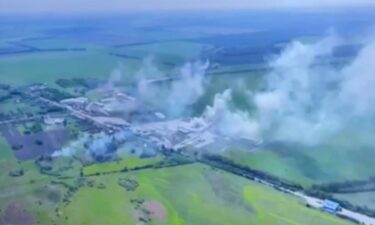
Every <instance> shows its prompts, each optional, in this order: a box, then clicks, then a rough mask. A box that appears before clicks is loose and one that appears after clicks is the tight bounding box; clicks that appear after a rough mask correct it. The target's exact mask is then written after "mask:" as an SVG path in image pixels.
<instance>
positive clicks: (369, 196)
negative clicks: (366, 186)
mask: <svg viewBox="0 0 375 225" xmlns="http://www.w3.org/2000/svg"><path fill="white" fill-rule="evenodd" d="M334 196H335V197H336V198H338V199H341V200H345V201H348V202H350V203H352V204H353V205H358V206H362V207H367V208H370V209H375V191H369V192H359V193H348V194H335V195H334Z"/></svg>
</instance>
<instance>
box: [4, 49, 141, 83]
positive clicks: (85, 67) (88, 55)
mask: <svg viewBox="0 0 375 225" xmlns="http://www.w3.org/2000/svg"><path fill="white" fill-rule="evenodd" d="M139 63H140V62H139V61H138V60H132V59H122V58H117V57H113V56H110V55H109V54H108V53H107V52H104V51H88V52H57V53H54V52H48V53H47V52H46V53H32V54H23V55H14V56H7V57H0V82H1V83H8V84H11V85H16V86H18V85H25V84H30V83H35V82H42V83H47V84H49V85H50V86H52V87H54V86H55V81H56V80H57V79H58V78H79V77H82V78H104V79H107V78H109V77H110V74H111V72H112V71H113V70H114V69H116V68H117V67H119V65H121V64H123V65H124V66H123V67H122V68H123V70H124V71H123V72H124V73H125V74H128V75H132V74H134V72H135V71H136V70H137V69H138V67H139Z"/></svg>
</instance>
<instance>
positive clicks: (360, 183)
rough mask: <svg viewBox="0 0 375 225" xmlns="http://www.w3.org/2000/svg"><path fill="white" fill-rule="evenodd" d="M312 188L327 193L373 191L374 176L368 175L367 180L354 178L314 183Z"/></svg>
mask: <svg viewBox="0 0 375 225" xmlns="http://www.w3.org/2000/svg"><path fill="white" fill-rule="evenodd" d="M313 188H314V189H319V190H321V191H324V192H329V193H358V192H368V191H375V176H373V177H370V178H369V179H367V180H354V181H344V182H336V183H329V184H322V185H314V186H313Z"/></svg>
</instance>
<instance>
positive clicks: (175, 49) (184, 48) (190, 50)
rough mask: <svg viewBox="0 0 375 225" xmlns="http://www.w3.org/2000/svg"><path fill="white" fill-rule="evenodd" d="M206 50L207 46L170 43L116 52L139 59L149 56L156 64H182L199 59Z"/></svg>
mask: <svg viewBox="0 0 375 225" xmlns="http://www.w3.org/2000/svg"><path fill="white" fill-rule="evenodd" d="M208 48H210V46H209V45H204V44H199V43H193V42H183V41H171V42H165V43H155V44H145V45H137V46H129V47H124V48H121V49H120V50H116V52H120V53H123V54H126V55H129V56H135V57H140V58H143V57H146V56H150V57H152V58H154V59H155V61H156V63H171V64H183V63H185V62H186V61H189V60H196V59H199V56H200V53H201V51H202V50H203V49H208Z"/></svg>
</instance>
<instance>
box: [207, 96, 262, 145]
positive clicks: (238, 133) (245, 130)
mask: <svg viewBox="0 0 375 225" xmlns="http://www.w3.org/2000/svg"><path fill="white" fill-rule="evenodd" d="M231 103H232V91H231V90H230V89H227V90H225V91H224V92H223V93H221V94H216V95H215V98H214V102H213V105H212V106H207V108H206V110H205V112H204V113H203V116H202V118H203V119H204V120H205V121H207V122H208V123H209V124H211V128H212V129H213V130H214V131H215V133H218V134H221V135H223V136H226V137H230V138H244V139H250V140H253V141H257V142H260V141H261V139H260V136H259V124H258V123H257V122H256V121H253V120H252V119H251V117H250V115H249V114H248V113H247V112H245V111H240V110H236V109H231V107H230V105H231Z"/></svg>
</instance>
